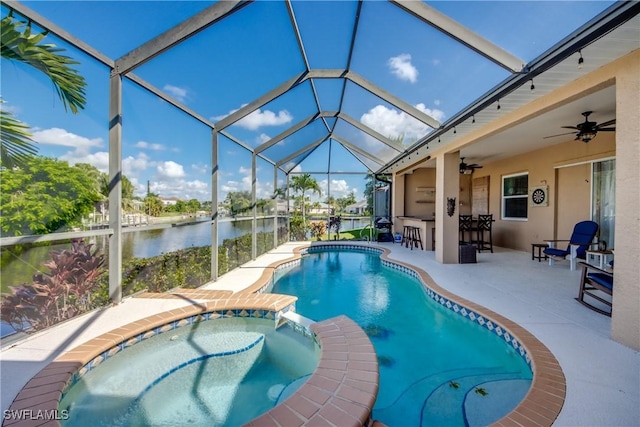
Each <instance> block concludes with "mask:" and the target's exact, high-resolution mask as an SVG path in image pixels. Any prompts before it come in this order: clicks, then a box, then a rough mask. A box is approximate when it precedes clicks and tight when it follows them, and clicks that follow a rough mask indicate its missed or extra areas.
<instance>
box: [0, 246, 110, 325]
mask: <svg viewBox="0 0 640 427" xmlns="http://www.w3.org/2000/svg"><path fill="white" fill-rule="evenodd" d="M92 246H93V245H91V244H85V243H84V241H83V240H82V239H78V240H72V241H71V250H67V249H64V250H61V251H52V252H51V260H49V261H48V262H46V263H45V264H43V265H44V266H45V267H47V268H48V269H49V271H50V272H49V273H37V274H34V275H33V282H32V283H24V284H22V285H19V286H15V287H14V286H11V287H10V289H11V294H2V303H1V306H0V311H1V315H0V316H1V318H2V321H3V322H5V323H7V324H9V325H11V326H12V327H13V328H14V329H15V330H16V331H23V330H27V331H31V332H33V331H39V330H41V329H44V328H47V327H49V326H52V325H55V324H56V323H59V322H61V321H63V320H66V319H70V318H72V317H74V316H77V315H79V314H82V313H85V312H87V311H89V310H91V309H93V308H94V307H95V303H96V302H95V301H94V300H93V298H92V293H93V292H94V291H95V290H97V288H98V287H99V286H100V283H99V278H100V276H101V275H102V274H103V273H104V272H105V271H106V269H105V268H104V267H103V264H104V255H103V254H100V255H99V254H98V253H97V252H98V251H97V250H94V251H93V252H92V251H91V247H92Z"/></svg>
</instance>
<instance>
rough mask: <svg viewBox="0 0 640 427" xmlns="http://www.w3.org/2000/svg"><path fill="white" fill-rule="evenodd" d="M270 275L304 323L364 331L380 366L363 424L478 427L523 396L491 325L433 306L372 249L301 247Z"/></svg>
mask: <svg viewBox="0 0 640 427" xmlns="http://www.w3.org/2000/svg"><path fill="white" fill-rule="evenodd" d="M308 252H309V254H308V255H307V256H304V257H303V258H302V259H301V260H300V262H299V264H298V265H295V266H294V267H290V268H288V269H287V270H286V271H282V272H278V273H277V275H276V278H275V283H274V286H273V290H272V292H277V293H281V294H289V295H295V296H298V298H299V299H298V301H297V303H296V311H297V312H298V313H300V314H301V315H303V316H306V317H308V318H311V319H314V320H318V321H319V320H324V319H327V318H330V317H333V316H336V315H338V314H345V315H347V316H349V317H350V318H351V319H353V320H354V321H355V322H356V323H358V324H359V325H360V326H361V327H362V328H363V329H364V330H365V332H367V334H368V335H369V337H370V338H371V341H372V342H373V344H374V347H375V349H376V353H377V355H378V361H379V365H380V389H379V394H378V399H377V401H376V404H375V406H374V411H373V418H374V419H377V420H380V421H381V422H383V423H385V424H387V425H389V426H394V425H403V426H404V425H411V426H419V425H470V426H474V425H487V424H490V423H491V422H494V421H497V420H498V419H500V418H502V417H503V416H505V415H506V414H508V413H509V412H510V411H511V410H513V409H514V408H515V407H516V406H517V404H518V403H519V402H520V401H521V400H522V399H523V398H524V397H525V395H526V393H527V391H528V390H529V388H530V385H531V381H532V371H531V367H530V366H529V364H528V363H527V359H526V353H524V352H523V351H522V348H521V347H519V345H517V344H515V343H513V342H512V340H511V337H507V335H508V333H507V332H504V333H503V332H502V331H501V328H500V326H499V325H493V324H492V322H491V321H490V320H487V321H484V319H481V318H478V316H476V314H475V313H473V312H471V311H469V310H467V309H466V308H464V307H462V306H458V305H456V304H455V303H454V304H451V303H450V302H448V301H447V303H437V302H435V300H434V298H435V297H434V295H433V294H432V293H431V294H429V292H428V291H425V288H424V287H423V286H422V283H421V282H419V281H418V280H417V279H416V278H415V277H412V275H411V274H410V271H408V270H404V271H403V270H402V269H397V268H389V267H390V266H392V264H390V263H387V262H385V261H383V260H381V259H380V256H379V253H378V252H375V251H368V252H364V251H362V250H358V249H355V248H352V249H349V250H344V249H331V248H328V247H325V248H319V249H315V248H310V249H309V251H308Z"/></svg>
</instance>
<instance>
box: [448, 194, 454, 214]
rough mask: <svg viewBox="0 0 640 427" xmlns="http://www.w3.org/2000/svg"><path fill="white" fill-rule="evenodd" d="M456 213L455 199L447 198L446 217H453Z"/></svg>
mask: <svg viewBox="0 0 640 427" xmlns="http://www.w3.org/2000/svg"><path fill="white" fill-rule="evenodd" d="M455 213H456V198H455V197H447V215H449V216H453V214H455Z"/></svg>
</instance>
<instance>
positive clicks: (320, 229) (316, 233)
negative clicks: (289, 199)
mask: <svg viewBox="0 0 640 427" xmlns="http://www.w3.org/2000/svg"><path fill="white" fill-rule="evenodd" d="M326 232H327V227H326V225H325V223H324V221H314V222H312V223H311V235H312V236H313V237H315V238H316V239H318V240H322V236H323V235H324V233H326Z"/></svg>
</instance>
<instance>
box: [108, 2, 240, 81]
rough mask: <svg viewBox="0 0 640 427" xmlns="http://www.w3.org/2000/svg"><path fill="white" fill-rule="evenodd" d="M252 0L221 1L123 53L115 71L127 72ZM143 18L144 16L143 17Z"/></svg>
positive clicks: (119, 72) (116, 63) (117, 61)
mask: <svg viewBox="0 0 640 427" xmlns="http://www.w3.org/2000/svg"><path fill="white" fill-rule="evenodd" d="M250 2H251V0H240V1H232V0H225V1H219V2H217V3H215V4H213V5H211V6H209V7H208V8H206V9H205V10H203V11H202V12H200V13H197V14H196V15H193V16H192V17H191V18H189V19H187V20H185V21H183V22H181V23H180V24H178V25H176V26H175V27H173V28H170V29H169V30H167V31H165V32H164V33H162V34H160V35H159V36H158V37H156V38H154V39H152V40H149V41H148V42H146V43H145V44H143V45H141V46H139V47H137V48H135V49H134V50H132V51H131V52H129V53H127V54H125V55H123V56H122V57H120V58H119V59H117V60H116V62H115V72H116V73H118V74H126V73H128V72H130V71H132V70H133V69H134V68H136V67H138V66H140V65H142V64H144V63H145V62H147V61H149V60H151V59H153V58H154V57H156V56H158V55H160V54H161V53H163V52H165V51H166V50H168V49H170V48H171V47H173V46H175V45H177V44H179V43H181V42H182V41H184V40H186V39H188V38H189V37H191V36H193V35H195V34H197V33H199V32H200V31H202V30H204V29H206V28H207V27H209V26H211V25H213V24H215V23H216V22H218V21H220V20H221V19H223V18H225V17H227V16H228V15H231V14H232V13H234V12H237V11H238V10H240V9H241V8H242V7H244V6H246V5H247V4H249V3H250ZM141 18H143V17H141Z"/></svg>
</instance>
